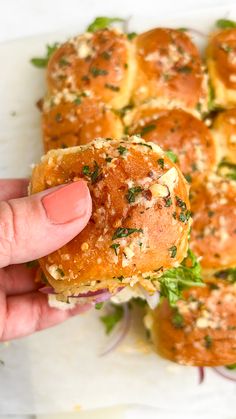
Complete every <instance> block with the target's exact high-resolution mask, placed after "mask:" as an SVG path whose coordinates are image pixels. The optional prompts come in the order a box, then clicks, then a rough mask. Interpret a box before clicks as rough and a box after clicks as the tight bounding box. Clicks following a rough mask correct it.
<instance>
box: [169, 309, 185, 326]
mask: <svg viewBox="0 0 236 419" xmlns="http://www.w3.org/2000/svg"><path fill="white" fill-rule="evenodd" d="M173 310H174V315H173V317H172V324H173V326H174V327H175V328H176V329H182V328H183V326H184V318H183V316H182V314H180V312H179V310H178V308H177V307H176V308H174V309H173Z"/></svg>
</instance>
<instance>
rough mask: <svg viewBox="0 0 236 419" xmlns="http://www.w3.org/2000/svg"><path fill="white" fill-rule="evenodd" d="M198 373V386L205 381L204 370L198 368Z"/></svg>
mask: <svg viewBox="0 0 236 419" xmlns="http://www.w3.org/2000/svg"><path fill="white" fill-rule="evenodd" d="M198 373H199V381H198V384H199V385H200V384H202V383H203V382H204V380H205V368H204V367H198Z"/></svg>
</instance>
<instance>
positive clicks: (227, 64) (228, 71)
mask: <svg viewBox="0 0 236 419" xmlns="http://www.w3.org/2000/svg"><path fill="white" fill-rule="evenodd" d="M235 42H236V29H224V30H223V31H220V32H216V33H214V34H213V35H212V36H211V38H210V42H209V44H208V47H207V55H208V59H210V60H212V61H213V62H214V69H215V71H216V76H217V77H218V78H219V79H220V80H221V82H222V83H223V84H224V86H226V87H227V88H228V89H236V48H235Z"/></svg>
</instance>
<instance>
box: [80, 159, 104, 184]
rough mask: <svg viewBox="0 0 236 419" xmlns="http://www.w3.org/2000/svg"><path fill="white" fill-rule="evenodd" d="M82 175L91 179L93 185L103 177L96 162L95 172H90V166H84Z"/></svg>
mask: <svg viewBox="0 0 236 419" xmlns="http://www.w3.org/2000/svg"><path fill="white" fill-rule="evenodd" d="M82 173H83V175H85V176H88V177H90V179H91V183H95V182H96V181H97V180H98V178H99V176H100V175H101V171H100V168H99V166H98V164H97V162H96V161H94V166H93V171H91V170H90V167H89V166H84V167H83V168H82Z"/></svg>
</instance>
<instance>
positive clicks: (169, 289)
mask: <svg viewBox="0 0 236 419" xmlns="http://www.w3.org/2000/svg"><path fill="white" fill-rule="evenodd" d="M189 262H191V266H189ZM158 280H159V282H160V292H161V296H163V297H166V298H167V299H168V301H169V304H170V305H171V306H174V305H175V304H176V302H177V301H178V300H179V299H180V298H181V296H182V291H183V290H184V289H186V288H189V287H192V286H205V284H204V283H203V282H202V277H201V266H200V263H199V262H198V260H197V258H196V256H195V255H194V253H193V252H192V251H191V250H190V249H189V250H188V255H187V257H186V258H185V259H184V260H183V262H182V263H181V264H180V266H179V267H178V268H172V269H168V270H167V271H166V272H164V274H163V275H162V276H161V277H160V278H158Z"/></svg>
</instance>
